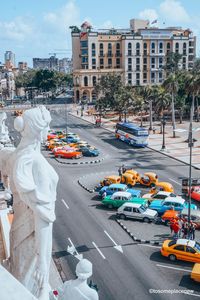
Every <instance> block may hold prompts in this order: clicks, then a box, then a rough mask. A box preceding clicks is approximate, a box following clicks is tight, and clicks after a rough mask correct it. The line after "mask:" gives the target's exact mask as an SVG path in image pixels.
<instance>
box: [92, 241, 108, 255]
mask: <svg viewBox="0 0 200 300" xmlns="http://www.w3.org/2000/svg"><path fill="white" fill-rule="evenodd" d="M92 244H93V245H94V247H95V248H96V249H97V251H98V252H99V254H100V255H101V256H102V257H103V259H106V258H105V256H104V255H103V253H102V252H101V250H100V249H99V248H98V246H97V245H96V244H95V242H92Z"/></svg>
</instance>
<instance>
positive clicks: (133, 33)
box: [72, 19, 196, 101]
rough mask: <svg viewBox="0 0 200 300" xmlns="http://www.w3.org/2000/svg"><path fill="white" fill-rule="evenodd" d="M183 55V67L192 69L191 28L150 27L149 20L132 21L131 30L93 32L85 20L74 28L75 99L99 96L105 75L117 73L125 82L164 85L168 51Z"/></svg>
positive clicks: (194, 53) (193, 40)
mask: <svg viewBox="0 0 200 300" xmlns="http://www.w3.org/2000/svg"><path fill="white" fill-rule="evenodd" d="M170 52H174V53H179V54H181V59H180V62H179V68H180V69H186V70H188V69H191V68H192V67H193V63H194V59H195V55H196V38H195V37H194V36H193V33H192V32H191V30H189V29H185V30H184V29H182V28H179V27H167V28H162V29H161V28H157V27H155V28H154V27H149V22H148V21H147V20H136V19H133V20H131V21H130V29H124V30H115V29H110V30H101V31H92V30H91V26H90V25H89V24H88V23H87V22H84V23H83V24H82V26H81V30H79V29H78V28H77V27H74V28H72V53H73V80H74V95H75V100H76V101H78V100H81V99H86V100H89V101H92V100H93V99H96V94H95V85H96V83H97V81H98V80H99V78H100V77H101V76H102V75H105V74H108V73H117V74H120V75H121V76H122V79H123V81H124V84H129V85H133V86H135V85H151V84H161V83H162V82H163V80H164V79H165V77H166V71H165V69H164V68H163V67H164V66H165V65H166V63H167V59H169V57H168V56H167V54H168V53H170Z"/></svg>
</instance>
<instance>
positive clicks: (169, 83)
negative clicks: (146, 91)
mask: <svg viewBox="0 0 200 300" xmlns="http://www.w3.org/2000/svg"><path fill="white" fill-rule="evenodd" d="M163 87H164V88H165V89H166V91H168V92H169V93H171V109H172V127H173V137H174V138H175V137H176V118H175V110H174V102H175V101H174V99H175V95H176V94H177V92H178V88H179V87H178V81H177V76H176V74H171V75H169V76H168V78H167V79H166V80H165V81H164V82H163Z"/></svg>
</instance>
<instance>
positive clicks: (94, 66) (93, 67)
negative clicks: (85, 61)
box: [92, 58, 96, 69]
mask: <svg viewBox="0 0 200 300" xmlns="http://www.w3.org/2000/svg"><path fill="white" fill-rule="evenodd" d="M92 69H96V59H95V58H92Z"/></svg>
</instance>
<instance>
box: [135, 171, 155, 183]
mask: <svg viewBox="0 0 200 300" xmlns="http://www.w3.org/2000/svg"><path fill="white" fill-rule="evenodd" d="M139 183H140V184H141V185H144V186H149V187H155V186H156V185H157V184H158V176H157V175H156V173H153V172H147V173H144V175H143V176H142V177H140V182H139Z"/></svg>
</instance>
